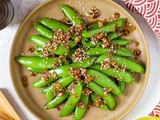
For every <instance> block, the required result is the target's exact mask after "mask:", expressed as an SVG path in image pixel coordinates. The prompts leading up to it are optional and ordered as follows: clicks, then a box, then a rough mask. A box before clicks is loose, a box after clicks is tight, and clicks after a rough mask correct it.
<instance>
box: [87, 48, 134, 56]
mask: <svg viewBox="0 0 160 120" xmlns="http://www.w3.org/2000/svg"><path fill="white" fill-rule="evenodd" d="M109 52H112V51H111V49H109V48H105V49H104V48H102V47H95V48H90V49H89V50H88V51H87V52H86V53H87V55H90V56H99V55H102V54H105V53H109ZM115 54H116V55H119V56H124V57H131V56H132V54H131V52H130V50H128V49H127V48H124V47H120V48H119V49H117V50H116V51H115Z"/></svg>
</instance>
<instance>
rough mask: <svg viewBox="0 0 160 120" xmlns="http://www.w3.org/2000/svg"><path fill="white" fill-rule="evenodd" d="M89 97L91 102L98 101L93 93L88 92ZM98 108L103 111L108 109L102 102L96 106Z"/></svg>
mask: <svg viewBox="0 0 160 120" xmlns="http://www.w3.org/2000/svg"><path fill="white" fill-rule="evenodd" d="M90 98H91V100H92V101H93V103H96V102H98V100H97V97H96V95H95V94H94V93H92V94H90ZM98 108H100V109H102V110H104V111H108V107H107V106H106V105H105V104H103V103H102V105H100V106H98Z"/></svg>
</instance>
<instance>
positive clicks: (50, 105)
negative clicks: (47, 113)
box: [44, 92, 69, 109]
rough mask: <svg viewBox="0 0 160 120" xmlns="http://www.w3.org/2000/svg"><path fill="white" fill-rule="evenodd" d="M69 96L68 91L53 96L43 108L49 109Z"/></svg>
mask: <svg viewBox="0 0 160 120" xmlns="http://www.w3.org/2000/svg"><path fill="white" fill-rule="evenodd" d="M68 97H69V93H68V92H65V93H64V94H62V95H61V96H57V97H55V98H54V99H53V100H52V101H50V102H48V103H47V104H46V105H45V107H44V108H45V109H51V108H54V107H56V106H57V105H59V104H61V103H62V102H64V101H65V100H66V99H67V98H68Z"/></svg>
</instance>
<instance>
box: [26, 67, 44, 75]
mask: <svg viewBox="0 0 160 120" xmlns="http://www.w3.org/2000/svg"><path fill="white" fill-rule="evenodd" d="M27 70H28V71H30V72H33V73H40V74H43V73H44V71H45V69H39V68H32V67H28V68H27Z"/></svg>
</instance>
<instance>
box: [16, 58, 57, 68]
mask: <svg viewBox="0 0 160 120" xmlns="http://www.w3.org/2000/svg"><path fill="white" fill-rule="evenodd" d="M15 59H16V61H17V62H18V63H19V64H21V65H24V66H27V67H32V68H40V69H50V68H52V65H53V63H54V61H55V59H56V58H52V57H50V58H48V59H46V58H42V57H36V56H34V57H25V56H21V57H16V58H15Z"/></svg>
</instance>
